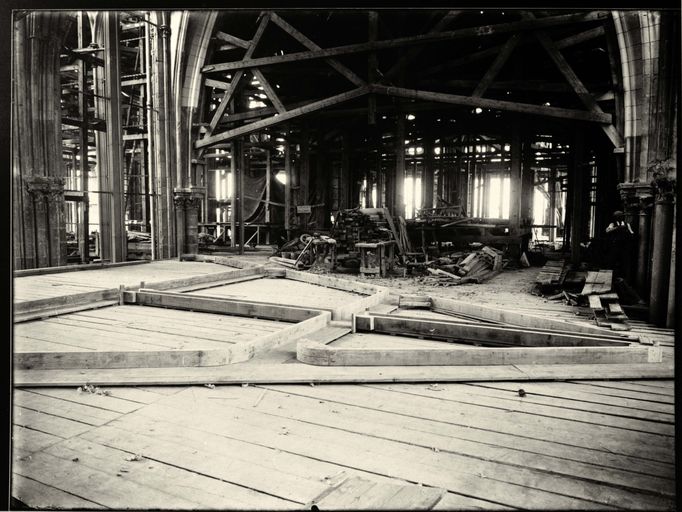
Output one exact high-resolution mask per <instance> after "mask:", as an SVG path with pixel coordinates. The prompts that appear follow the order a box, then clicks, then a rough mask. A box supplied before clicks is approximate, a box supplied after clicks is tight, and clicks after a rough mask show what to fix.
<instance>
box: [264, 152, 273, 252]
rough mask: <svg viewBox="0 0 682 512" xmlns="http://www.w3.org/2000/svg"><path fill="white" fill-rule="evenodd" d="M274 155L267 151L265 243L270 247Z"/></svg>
mask: <svg viewBox="0 0 682 512" xmlns="http://www.w3.org/2000/svg"><path fill="white" fill-rule="evenodd" d="M271 175H272V155H271V154H270V150H269V149H266V150H265V223H266V224H267V225H268V227H267V230H266V231H265V243H266V244H267V245H270V215H271V212H270V188H271V182H270V180H271V179H272V176H271Z"/></svg>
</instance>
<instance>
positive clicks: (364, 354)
mask: <svg viewBox="0 0 682 512" xmlns="http://www.w3.org/2000/svg"><path fill="white" fill-rule="evenodd" d="M296 359H298V360H299V361H300V362H302V363H306V364H312V365H317V366H463V365H467V366H469V365H472V366H492V365H509V364H627V363H660V362H661V349H660V347H533V348H530V347H514V348H483V347H461V346H458V347H451V348H407V349H400V348H381V349H380V348H377V349H374V348H355V347H354V348H344V347H334V346H333V345H327V344H324V343H319V342H314V341H309V340H305V339H304V340H301V341H299V342H298V344H297V346H296Z"/></svg>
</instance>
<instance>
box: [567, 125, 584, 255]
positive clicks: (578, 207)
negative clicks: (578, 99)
mask: <svg viewBox="0 0 682 512" xmlns="http://www.w3.org/2000/svg"><path fill="white" fill-rule="evenodd" d="M572 150H573V151H572V162H571V176H572V181H573V194H572V196H573V197H572V198H571V199H572V204H573V207H572V220H571V262H572V263H573V264H574V265H577V264H579V263H580V243H581V242H582V232H583V223H584V222H585V218H586V217H585V214H586V213H587V212H584V211H583V196H584V195H585V193H586V191H585V188H586V187H585V167H584V162H583V160H584V155H585V152H584V145H583V137H582V134H581V133H576V134H575V136H574V141H573V148H572Z"/></svg>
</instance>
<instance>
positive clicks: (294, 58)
mask: <svg viewBox="0 0 682 512" xmlns="http://www.w3.org/2000/svg"><path fill="white" fill-rule="evenodd" d="M608 16H610V14H609V13H608V11H593V12H587V13H577V14H565V15H560V16H550V17H547V18H541V19H532V20H531V19H528V20H521V21H515V22H511V23H499V24H494V25H483V26H480V27H469V28H464V29H459V30H451V31H447V32H433V33H428V34H421V35H416V36H407V37H398V38H394V39H386V40H382V41H373V42H366V43H357V44H349V45H344V46H337V47H335V48H326V49H321V50H311V51H306V52H295V53H289V54H286V55H278V56H274V57H262V58H258V59H251V58H244V59H243V60H240V61H234V62H224V63H220V64H209V65H207V66H204V68H203V69H202V71H203V72H204V73H214V72H220V71H230V70H243V69H248V68H254V67H264V66H272V65H276V64H285V63H287V62H299V61H304V60H312V59H327V58H330V57H337V56H339V55H350V54H353V53H363V52H373V51H378V50H385V49H395V48H399V47H402V46H412V45H417V44H427V43H437V42H442V41H452V40H453V39H465V38H470V37H483V36H492V35H496V34H509V33H515V32H522V31H532V30H540V29H544V28H549V27H555V26H561V25H568V24H573V23H582V22H589V21H599V20H604V19H606V18H608Z"/></svg>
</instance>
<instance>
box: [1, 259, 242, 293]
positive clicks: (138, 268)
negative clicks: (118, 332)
mask: <svg viewBox="0 0 682 512" xmlns="http://www.w3.org/2000/svg"><path fill="white" fill-rule="evenodd" d="M228 270H230V267H226V266H224V265H216V264H214V263H201V262H194V261H184V262H180V261H177V260H164V261H154V262H151V263H147V264H144V265H131V266H123V267H111V268H104V269H95V270H82V271H76V272H65V273H61V274H44V275H37V276H26V277H19V278H15V279H14V302H24V301H30V300H37V299H45V298H52V297H59V296H62V295H72V294H76V293H83V292H92V291H97V290H107V289H110V288H118V286H119V285H121V284H123V285H126V286H135V285H139V284H140V282H141V281H145V282H147V283H151V282H158V281H167V280H171V279H178V278H186V277H194V276H200V275H205V274H214V273H219V272H225V271H228ZM235 270H237V269H235Z"/></svg>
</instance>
